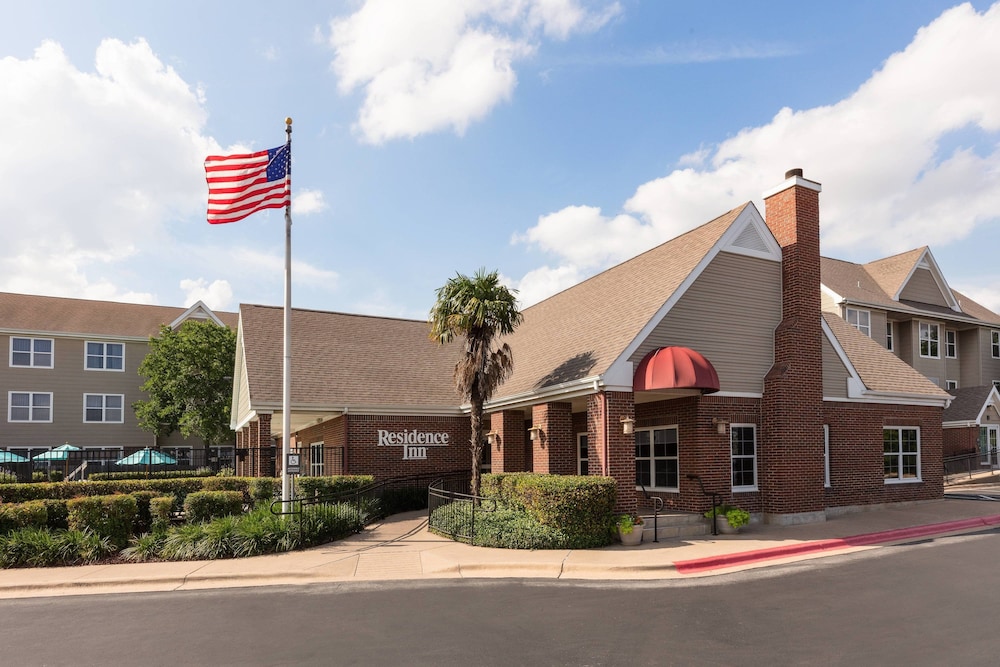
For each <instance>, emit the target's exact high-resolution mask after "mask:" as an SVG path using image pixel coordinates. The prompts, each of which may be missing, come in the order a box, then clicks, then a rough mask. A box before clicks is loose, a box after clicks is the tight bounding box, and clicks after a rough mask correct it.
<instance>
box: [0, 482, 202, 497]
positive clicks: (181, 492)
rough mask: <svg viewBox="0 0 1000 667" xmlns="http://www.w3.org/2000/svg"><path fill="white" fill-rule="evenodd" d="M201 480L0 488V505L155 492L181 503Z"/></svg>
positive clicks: (86, 483) (66, 483) (199, 486)
mask: <svg viewBox="0 0 1000 667" xmlns="http://www.w3.org/2000/svg"><path fill="white" fill-rule="evenodd" d="M203 481H204V480H203V479H201V478H182V479H125V480H113V481H106V482H92V481H90V480H87V481H83V482H41V483H38V484H0V502H4V503H23V502H27V501H29V500H42V499H44V498H59V499H63V500H69V499H71V498H79V497H80V496H107V495H112V494H115V493H134V492H136V491H156V492H157V495H166V494H172V495H176V496H178V497H179V498H181V500H182V501H183V498H184V496H186V495H187V494H189V493H191V492H193V491H201V488H202V483H203Z"/></svg>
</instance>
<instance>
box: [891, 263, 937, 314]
mask: <svg viewBox="0 0 1000 667" xmlns="http://www.w3.org/2000/svg"><path fill="white" fill-rule="evenodd" d="M899 298H900V299H901V300H904V301H919V302H920V303H931V304H934V305H935V306H947V305H949V304H948V302H947V301H946V300H945V298H944V294H942V293H941V290H940V288H938V285H937V283H936V282H935V281H934V276H932V275H931V272H930V271H929V270H927V269H917V270H916V271H914V272H913V275H912V276H911V277H910V280H909V281H908V282H907V283H906V286H905V287H904V288H903V290H902V291H901V292H900V293H899Z"/></svg>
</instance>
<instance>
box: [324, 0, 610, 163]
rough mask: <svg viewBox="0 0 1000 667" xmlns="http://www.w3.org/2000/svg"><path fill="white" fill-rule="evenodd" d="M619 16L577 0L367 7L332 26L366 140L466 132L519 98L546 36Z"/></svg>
mask: <svg viewBox="0 0 1000 667" xmlns="http://www.w3.org/2000/svg"><path fill="white" fill-rule="evenodd" d="M620 11H621V10H620V7H619V5H618V4H617V3H611V4H606V5H604V6H603V7H602V8H600V9H598V10H596V11H590V10H588V9H586V8H584V7H583V6H582V5H581V4H580V2H579V1H578V0H518V1H515V2H510V1H509V0H423V1H422V2H419V3H417V2H403V3H401V2H396V1H395V0H366V2H364V4H363V5H362V6H361V8H360V9H358V11H356V12H355V13H354V14H351V15H350V16H348V17H346V18H338V19H335V20H334V21H333V22H332V23H331V29H330V38H329V44H330V46H331V47H332V48H333V49H334V52H335V55H334V60H333V64H332V67H333V71H334V72H335V74H336V75H337V78H338V86H339V89H340V91H341V92H342V93H344V94H347V93H350V92H352V91H354V90H356V89H359V88H361V89H363V91H364V101H363V103H362V106H361V110H360V112H359V114H358V121H357V123H356V124H355V130H356V131H357V132H358V133H359V134H360V136H361V138H362V139H363V140H364V141H366V142H368V143H373V144H381V143H384V142H386V141H389V140H392V139H397V138H413V137H416V136H419V135H421V134H425V133H428V132H437V131H441V130H445V129H449V128H450V129H452V130H453V131H455V132H456V133H457V134H459V135H461V134H463V133H464V132H465V130H466V128H467V127H468V125H469V123H471V122H474V121H476V120H479V119H481V118H483V117H484V116H486V114H488V113H489V112H490V110H492V109H493V107H495V106H496V105H497V104H499V103H501V102H504V101H507V100H509V99H510V97H511V95H512V94H513V91H514V88H515V86H516V85H517V75H516V73H515V71H514V63H515V62H516V61H519V60H523V59H525V58H527V57H529V56H530V55H532V54H533V53H534V52H535V50H536V49H537V47H538V42H539V35H544V36H546V37H549V38H554V39H566V38H568V37H569V36H570V35H571V34H572V33H574V32H587V31H593V30H597V29H598V28H600V27H601V26H602V25H604V24H605V23H606V22H607V21H609V20H610V19H611V18H612V17H613V16H615V15H617V14H618V13H619V12H620Z"/></svg>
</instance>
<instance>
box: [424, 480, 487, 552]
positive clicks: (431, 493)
mask: <svg viewBox="0 0 1000 667" xmlns="http://www.w3.org/2000/svg"><path fill="white" fill-rule="evenodd" d="M444 482H445V478H444V477H441V478H439V479H436V480H434V481H433V482H431V483H430V485H429V486H428V487H427V525H428V527H429V528H432V529H434V530H436V531H440V532H441V533H443V534H445V535H448V536H449V537H452V538H459V539H467V540H469V544H473V542H474V541H475V535H476V511H477V510H478V511H480V512H496V511H497V500H496V498H486V497H483V496H476V495H473V494H471V493H462V492H460V491H449V490H447V489H443V488H441V486H442V485H443V484H444ZM432 498H438V499H441V500H445V501H447V503H444V504H451V503H456V502H457V503H466V504H468V505H469V507H470V516H469V524H468V526H467V528H468V534H463V533H457V532H454V530H443V529H442V528H441V527H440V526H435V525H434V524H433V522H432V520H431V519H432V516H431V515H432V514H433V513H434V510H436V509H438V507H443V506H444V504H442V505H439V506H435V505H434V503H432V502H431V499H432ZM484 502H485V503H489V504H490V505H489V506H488V507H484V505H483V504H484Z"/></svg>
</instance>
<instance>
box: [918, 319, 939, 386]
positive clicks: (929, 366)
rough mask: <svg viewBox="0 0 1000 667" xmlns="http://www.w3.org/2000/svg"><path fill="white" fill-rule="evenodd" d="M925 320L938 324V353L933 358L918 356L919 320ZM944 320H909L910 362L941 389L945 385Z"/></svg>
mask: <svg viewBox="0 0 1000 667" xmlns="http://www.w3.org/2000/svg"><path fill="white" fill-rule="evenodd" d="M921 321H923V322H927V323H929V324H937V325H938V334H939V339H938V354H939V358H937V359H934V358H930V357H921V356H920V322H921ZM944 329H945V327H944V322H940V321H939V322H935V321H934V320H914V321H913V322H911V327H910V333H911V337H910V341H909V344H910V345H911V349H912V358H913V361H912V363H911V364H910V365H911V366H913V368H915V369H916V370H917V372H919V373H920V374H921V375H924V376H926V377H927V378H929V379H930V380H931V381H932V382H934V383H936V384H937V385H938V386H939V387H941V388H942V389H943V388H944V387H945V380H946V379H947V378H946V377H945V370H946V369H945V359H944Z"/></svg>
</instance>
